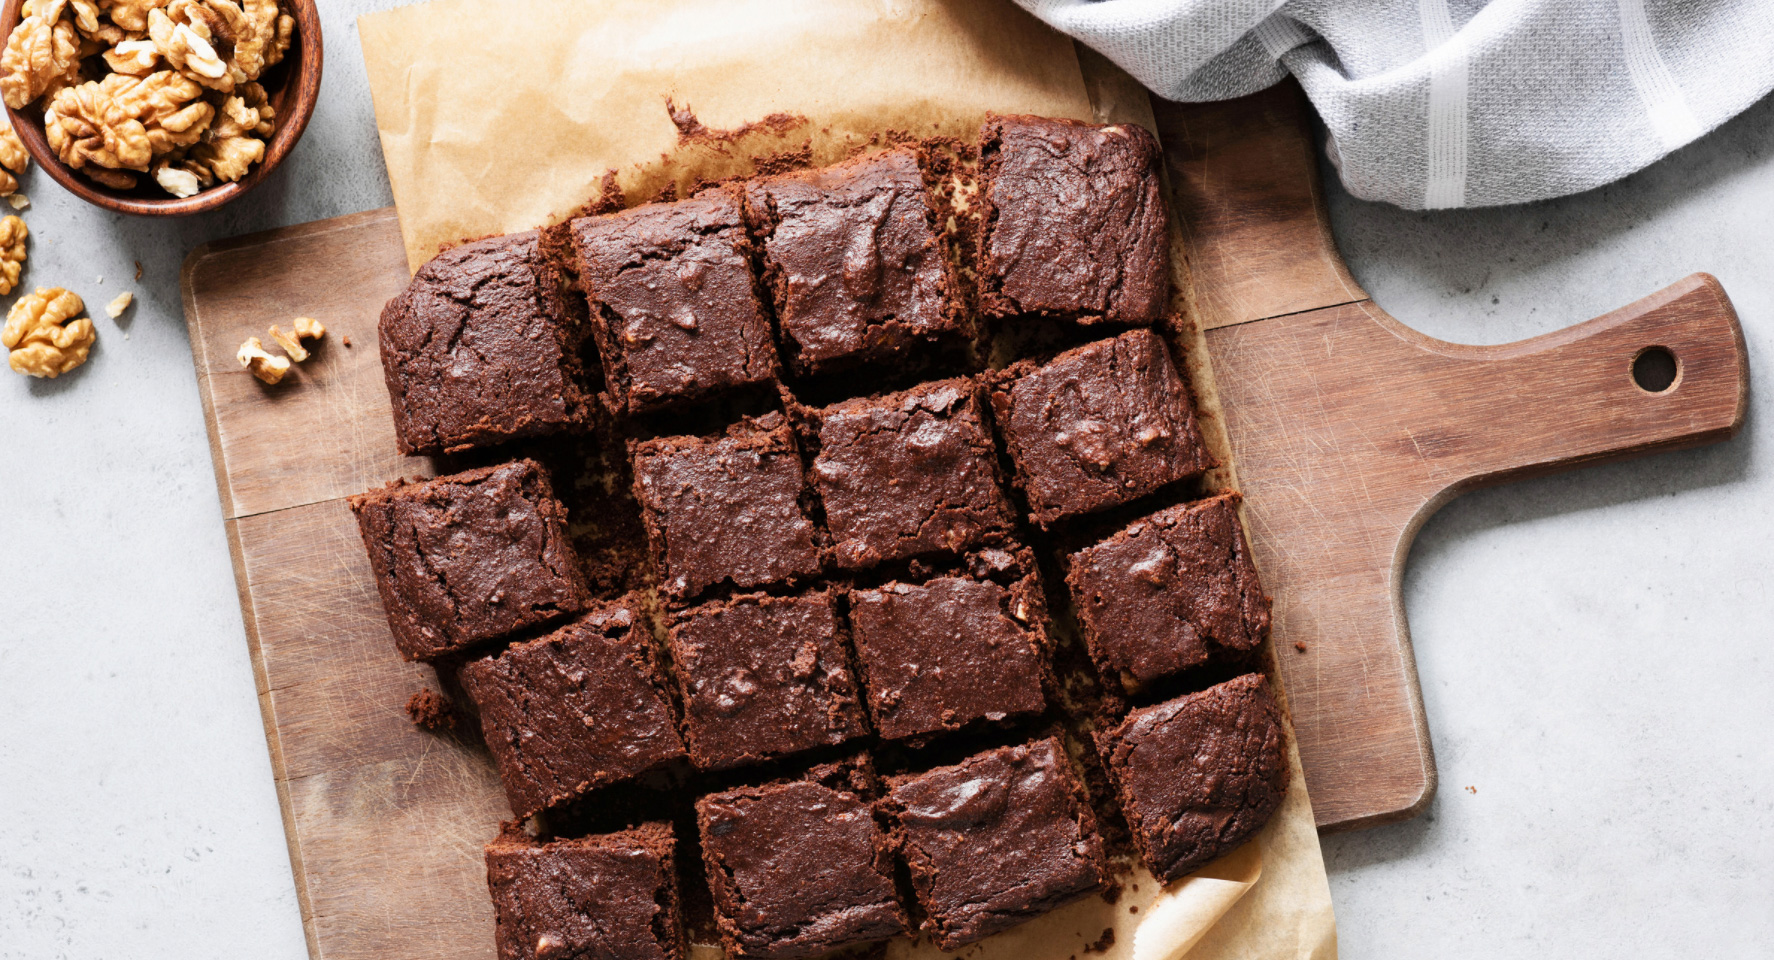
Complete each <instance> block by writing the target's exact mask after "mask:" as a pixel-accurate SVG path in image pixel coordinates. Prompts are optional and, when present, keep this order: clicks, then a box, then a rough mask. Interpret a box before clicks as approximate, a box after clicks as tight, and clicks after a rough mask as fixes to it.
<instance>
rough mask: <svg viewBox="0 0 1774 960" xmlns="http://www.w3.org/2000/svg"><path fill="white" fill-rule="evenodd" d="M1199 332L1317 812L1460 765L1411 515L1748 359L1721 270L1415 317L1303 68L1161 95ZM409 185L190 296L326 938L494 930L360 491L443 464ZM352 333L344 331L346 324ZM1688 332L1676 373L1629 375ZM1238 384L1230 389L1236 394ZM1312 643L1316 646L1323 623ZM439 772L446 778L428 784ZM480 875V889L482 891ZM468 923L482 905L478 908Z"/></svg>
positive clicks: (1533, 467)
mask: <svg viewBox="0 0 1774 960" xmlns="http://www.w3.org/2000/svg"><path fill="white" fill-rule="evenodd" d="M1156 115H1157V118H1158V123H1159V128H1160V131H1161V133H1162V135H1163V140H1164V142H1165V145H1166V151H1167V162H1168V165H1169V179H1170V181H1171V185H1172V190H1173V193H1174V201H1175V204H1176V207H1177V209H1178V210H1179V212H1180V214H1181V217H1182V219H1183V227H1184V235H1185V237H1186V250H1185V251H1184V252H1185V255H1186V259H1187V262H1188V265H1189V267H1190V269H1191V271H1192V277H1193V280H1192V283H1191V284H1190V286H1189V287H1188V288H1187V289H1185V296H1186V298H1187V302H1188V304H1189V307H1190V309H1191V310H1192V311H1193V313H1194V315H1195V319H1196V320H1197V321H1198V322H1199V324H1200V326H1202V327H1204V328H1206V333H1205V337H1204V341H1202V342H1205V344H1206V352H1207V353H1208V355H1209V359H1210V361H1211V366H1212V380H1213V381H1214V384H1215V386H1214V389H1215V390H1217V397H1209V398H1208V399H1209V401H1210V403H1213V405H1214V406H1215V407H1217V408H1218V409H1219V410H1220V412H1221V416H1223V418H1224V420H1225V424H1226V428H1227V430H1228V431H1229V435H1230V439H1231V445H1232V448H1233V450H1234V451H1235V454H1236V475H1237V482H1238V483H1239V485H1240V486H1241V487H1242V489H1243V491H1244V493H1245V496H1246V505H1247V517H1248V519H1249V523H1250V527H1251V535H1252V541H1253V549H1254V550H1255V552H1256V555H1257V561H1258V564H1259V567H1260V569H1261V570H1262V573H1263V576H1264V578H1265V583H1266V586H1267V587H1268V589H1269V591H1270V592H1271V593H1272V594H1273V595H1274V596H1275V600H1276V614H1277V615H1276V621H1275V631H1276V641H1277V643H1276V647H1277V650H1278V656H1279V659H1280V661H1281V665H1282V668H1283V671H1284V679H1285V683H1286V688H1287V693H1288V698H1289V700H1290V703H1291V707H1292V713H1293V721H1294V726H1295V730H1296V732H1297V736H1298V740H1299V746H1300V751H1301V754H1302V756H1303V757H1304V760H1305V771H1306V777H1307V780H1308V786H1309V790H1310V793H1311V796H1312V803H1313V807H1314V809H1315V811H1316V812H1317V816H1318V821H1319V824H1320V826H1321V828H1322V829H1336V828H1345V827H1351V826H1360V825H1365V824H1371V823H1376V822H1382V821H1385V820H1391V819H1398V818H1402V817H1408V816H1410V815H1412V814H1413V813H1415V812H1417V811H1418V810H1420V809H1421V808H1422V806H1423V805H1424V804H1425V803H1426V802H1427V800H1428V799H1429V797H1430V796H1431V795H1432V793H1433V790H1434V786H1435V772H1434V769H1435V768H1434V760H1433V753H1432V750H1431V747H1430V743H1429V733H1428V730H1427V728H1426V725H1425V722H1424V719H1423V712H1422V705H1421V697H1420V693H1419V690H1418V687H1417V681H1416V674H1415V669H1414V666H1413V663H1412V660H1411V653H1410V643H1409V633H1408V630H1407V628H1406V626H1405V621H1404V615H1403V611H1402V609H1401V606H1400V600H1399V582H1400V579H1401V571H1402V565H1403V562H1404V558H1405V556H1406V554H1407V553H1408V550H1409V546H1410V541H1411V538H1412V536H1414V534H1415V532H1416V530H1417V529H1418V528H1419V527H1420V526H1421V524H1422V522H1423V521H1424V520H1425V519H1426V518H1427V517H1428V516H1429V515H1430V514H1431V513H1432V512H1433V511H1434V509H1435V508H1436V507H1437V506H1439V505H1440V504H1441V503H1443V502H1445V501H1446V500H1447V499H1448V498H1450V497H1452V496H1454V495H1455V494H1457V493H1459V492H1460V491H1462V490H1465V489H1469V488H1471V487H1473V486H1475V485H1478V484H1481V483H1490V482H1499V481H1502V480H1506V479H1509V478H1511V477H1515V476H1522V475H1525V474H1529V473H1536V472H1544V471H1548V470H1556V469H1561V468H1565V467H1570V466H1575V465H1578V464H1581V463H1585V462H1591V461H1594V460H1598V459H1604V458H1610V457H1620V456H1630V455H1634V454H1639V453H1646V452H1650V451H1652V450H1657V449H1667V448H1672V447H1676V446H1684V445H1690V444H1696V443H1704V442H1708V441H1710V440H1716V439H1721V438H1723V437H1726V436H1729V435H1730V434H1731V433H1732V432H1734V431H1735V430H1736V428H1737V426H1738V424H1739V423H1740V422H1741V419H1742V415H1743V407H1744V399H1745V394H1746V390H1747V385H1748V379H1747V372H1746V369H1745V365H1744V351H1743V344H1742V338H1741V331H1740V330H1739V328H1738V327H1737V323H1736V318H1735V316H1734V314H1733V312H1732V310H1731V307H1730V304H1729V302H1728V300H1726V298H1725V297H1724V295H1723V293H1722V291H1720V290H1719V288H1718V286H1717V284H1716V283H1714V282H1712V281H1711V280H1710V278H1705V277H1696V278H1690V279H1689V280H1687V281H1684V282H1682V283H1680V284H1677V285H1676V286H1674V287H1672V288H1670V289H1669V290H1666V291H1664V292H1662V293H1660V294H1656V295H1654V296H1652V297H1649V298H1647V299H1646V300H1644V301H1641V302H1639V303H1637V304H1634V305H1632V306H1630V307H1627V308H1625V309H1623V310H1621V311H1617V312H1616V313H1613V314H1609V315H1608V316H1606V317H1602V318H1599V319H1597V320H1594V321H1591V322H1590V323H1587V324H1583V325H1579V326H1577V327H1573V328H1571V329H1569V330H1565V331H1561V332H1559V333H1556V334H1552V335H1549V336H1546V337H1541V338H1537V339H1535V340H1530V341H1526V342H1523V343H1519V344H1511V345H1507V346H1501V347H1465V346H1457V345H1453V344H1447V343H1442V342H1439V341H1435V340H1432V339H1430V338H1427V337H1424V336H1422V335H1420V334H1417V333H1415V332H1413V331H1411V330H1409V329H1408V328H1406V327H1405V326H1403V325H1402V324H1399V323H1398V322H1396V321H1394V320H1392V319H1391V318H1390V317H1388V316H1386V314H1385V313H1384V312H1382V311H1381V310H1379V309H1378V308H1377V307H1375V306H1374V305H1373V304H1372V303H1370V302H1368V301H1367V299H1366V295H1365V294H1364V293H1363V292H1362V291H1361V290H1360V289H1359V287H1358V286H1356V284H1355V283H1354V281H1353V280H1352V279H1351V278H1350V277H1349V274H1348V271H1347V270H1346V269H1345V268H1344V267H1343V265H1342V262H1341V260H1340V259H1339V257H1338V256H1337V253H1336V250H1335V246H1334V243H1333V242H1332V241H1331V238H1330V232H1329V230H1328V228H1327V225H1326V222H1325V217H1324V210H1323V204H1322V199H1321V196H1320V193H1319V183H1318V180H1317V173H1316V166H1315V161H1314V159H1313V148H1312V145H1311V142H1310V139H1309V133H1308V127H1307V120H1306V115H1305V112H1304V110H1303V108H1302V106H1301V102H1300V98H1299V94H1298V91H1297V90H1296V89H1294V88H1291V87H1283V88H1278V89H1276V90H1274V91H1270V92H1268V93H1265V94H1259V95H1257V96H1256V97H1252V98H1246V99H1245V100H1242V101H1233V102H1230V103H1226V104H1217V105H1206V106H1191V107H1178V106H1174V105H1165V104H1157V105H1156ZM406 277H407V272H406V264H405V257H404V254H403V250H402V245H401V242H400V236H399V231H398V229H397V224H396V221H395V217H394V213H393V211H392V210H378V211H370V212H368V213H363V214H356V215H353V216H349V217H341V218H338V219H335V220H329V221H323V222H320V223H314V224H306V225H303V226H299V227H291V228H287V229H283V230H277V231H272V232H270V233H266V234H259V235H256V236H253V237H247V238H242V239H239V240H235V241H228V242H224V243H220V244H212V245H209V246H206V247H202V248H199V249H198V250H197V251H195V252H193V253H192V255H191V256H190V258H189V259H188V261H187V263H186V267H185V272H184V278H183V280H184V300H185V309H186V317H187V321H188V324H189V327H190V335H191V343H192V353H193V356H194V358H195V361H196V365H197V371H198V378H199V385H200V392H201V394H202V396H203V401H204V404H205V413H206V419H207V421H208V424H209V429H210V436H211V442H212V447H213V451H214V460H215V465H216V474H217V484H218V487H219V488H220V490H221V494H222V504H223V509H224V512H225V514H226V518H227V527H228V532H229V540H230V545H231V549H232V550H233V554H234V561H235V566H236V577H237V582H238V584H239V587H240V596H241V606H242V609H243V610H244V611H245V616H246V623H247V632H248V640H249V643H250V644H251V647H252V653H253V662H254V669H255V672H256V675H257V680H258V685H259V695H260V704H261V709H262V711H263V714H264V721H265V728H266V733H267V737H268V739H269V741H270V744H271V750H272V760H273V764H274V769H275V771H276V775H277V784H278V790H279V793H280V798H281V799H282V801H283V810H284V817H285V828H286V831H287V835H288V838H289V843H290V851H291V858H292V861H293V864H294V867H295V873H296V882H297V891H298V895H299V897H300V899H301V902H302V914H303V919H304V924H305V927H306V929H307V933H308V937H309V946H310V951H311V953H312V955H313V956H315V957H317V958H318V957H329V958H330V957H366V958H367V957H392V956H402V957H405V956H413V957H440V956H480V955H483V954H484V953H485V952H486V950H487V949H488V947H489V946H490V940H487V941H484V942H482V941H476V942H475V944H474V945H473V946H472V947H467V946H464V943H463V937H464V936H465V935H468V933H476V934H478V933H484V931H485V930H486V929H487V928H488V927H489V926H490V913H491V907H490V904H489V902H488V900H487V898H486V896H485V894H484V891H483V889H482V888H481V885H480V873H481V870H480V856H481V854H480V848H481V844H482V843H484V841H485V839H486V837H485V836H483V835H481V834H480V833H474V835H467V833H465V832H464V831H463V830H462V828H461V826H460V825H462V824H488V823H492V822H495V821H496V820H498V819H499V818H500V817H501V816H502V815H504V813H505V807H504V799H503V795H502V793H501V791H500V790H499V788H498V784H497V782H496V777H495V775H494V772H493V768H492V765H491V763H490V762H489V761H488V760H487V759H486V758H485V757H484V755H483V748H481V747H480V746H479V745H478V743H477V742H476V741H477V738H472V737H470V738H464V739H461V740H451V741H439V740H438V739H436V738H435V736H434V735H431V734H427V733H423V732H420V731H418V730H417V729H415V728H414V727H413V726H412V725H411V724H410V723H408V722H407V720H406V718H405V717H404V715H403V714H402V712H401V705H402V703H403V702H404V700H405V698H406V696H407V695H408V694H409V693H411V692H412V691H414V690H416V689H418V688H420V687H421V686H423V685H426V683H427V682H428V681H429V680H430V677H429V668H426V667H423V666H419V665H412V664H405V663H402V662H401V661H400V660H399V659H398V658H396V657H394V656H392V655H391V654H390V650H391V646H390V645H391V642H392V641H391V639H390V638H389V636H388V628H387V625H386V621H385V620H384V619H383V616H382V611H381V608H380V605H379V602H378V600H377V598H376V595H375V593H374V591H373V590H372V589H371V587H370V584H371V580H370V577H369V574H368V571H367V569H366V561H365V559H364V555H363V551H362V548H361V545H360V544H359V542H358V540H357V535H356V531H355V526H354V524H353V522H352V519H351V516H350V513H349V510H348V509H347V508H346V507H345V504H344V503H343V501H342V499H341V498H343V497H344V496H346V495H348V494H351V493H356V492H359V491H361V490H364V489H367V488H369V487H371V486H374V485H376V484H378V483H380V482H382V481H384V480H387V479H390V478H393V477H396V476H414V475H427V474H431V473H434V472H435V471H434V467H433V464H432V463H431V462H430V461H428V460H426V459H423V458H407V457H402V456H400V455H398V454H397V453H395V452H394V451H395V444H394V434H393V428H392V424H391V421H390V419H389V410H388V399H387V393H386V391H385V389H384V386H383V383H382V372H381V366H380V362H379V358H378V355H377V352H376V342H375V324H376V317H377V314H378V313H379V311H380V309H381V305H382V304H383V302H385V301H386V300H387V299H388V298H389V297H390V296H392V295H393V294H394V293H395V292H397V291H398V290H399V289H400V288H401V286H402V285H403V284H404V283H405V282H406ZM298 315H309V316H317V317H322V318H324V319H325V320H326V322H327V323H328V326H329V333H328V335H327V338H326V340H325V341H324V342H323V344H322V346H321V347H320V349H319V350H318V351H316V353H315V356H314V357H313V358H312V359H311V360H309V361H308V362H307V363H304V364H302V365H300V366H299V367H297V368H296V370H295V371H294V372H293V373H292V374H291V378H292V381H293V382H291V381H286V382H285V383H284V384H283V385H281V386H280V387H277V388H266V387H264V386H263V385H261V384H260V383H259V382H258V381H256V380H254V379H253V378H252V377H251V376H250V375H249V374H248V373H247V372H245V371H244V370H242V369H241V368H240V367H239V365H238V364H237V363H236V362H235V360H234V351H235V349H236V348H237V347H238V345H239V343H240V341H241V340H242V339H244V338H245V337H246V336H251V335H259V336H263V335H264V332H265V330H264V328H265V327H266V326H267V325H269V324H270V323H274V322H286V321H287V320H288V319H290V318H292V317H295V316H298ZM347 337H348V338H350V340H351V341H352V346H351V347H349V348H347V347H345V346H344V340H345V338H347ZM1653 344H1655V345H1661V346H1665V347H1667V348H1668V349H1670V350H1671V351H1673V352H1674V353H1675V355H1676V356H1677V357H1678V358H1679V361H1680V363H1681V373H1680V377H1679V379H1678V380H1677V382H1676V384H1675V386H1674V387H1673V388H1671V389H1670V390H1667V391H1665V392H1664V393H1661V394H1648V393H1645V392H1644V391H1642V390H1640V389H1639V388H1638V387H1637V386H1636V385H1635V384H1634V383H1633V381H1632V379H1631V373H1630V367H1631V361H1632V358H1633V357H1634V356H1635V355H1636V354H1637V352H1638V351H1639V350H1640V349H1641V348H1642V347H1645V346H1649V345H1653ZM1216 400H1217V403H1216V402H1213V401H1216ZM1295 642H1298V643H1301V644H1303V645H1304V646H1305V647H1306V652H1304V653H1300V652H1298V651H1297V650H1296V649H1295V648H1294V647H1293V644H1294V643H1295ZM418 800H422V801H423V802H415V801H418ZM458 888H460V889H458ZM465 932H468V933H465Z"/></svg>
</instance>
